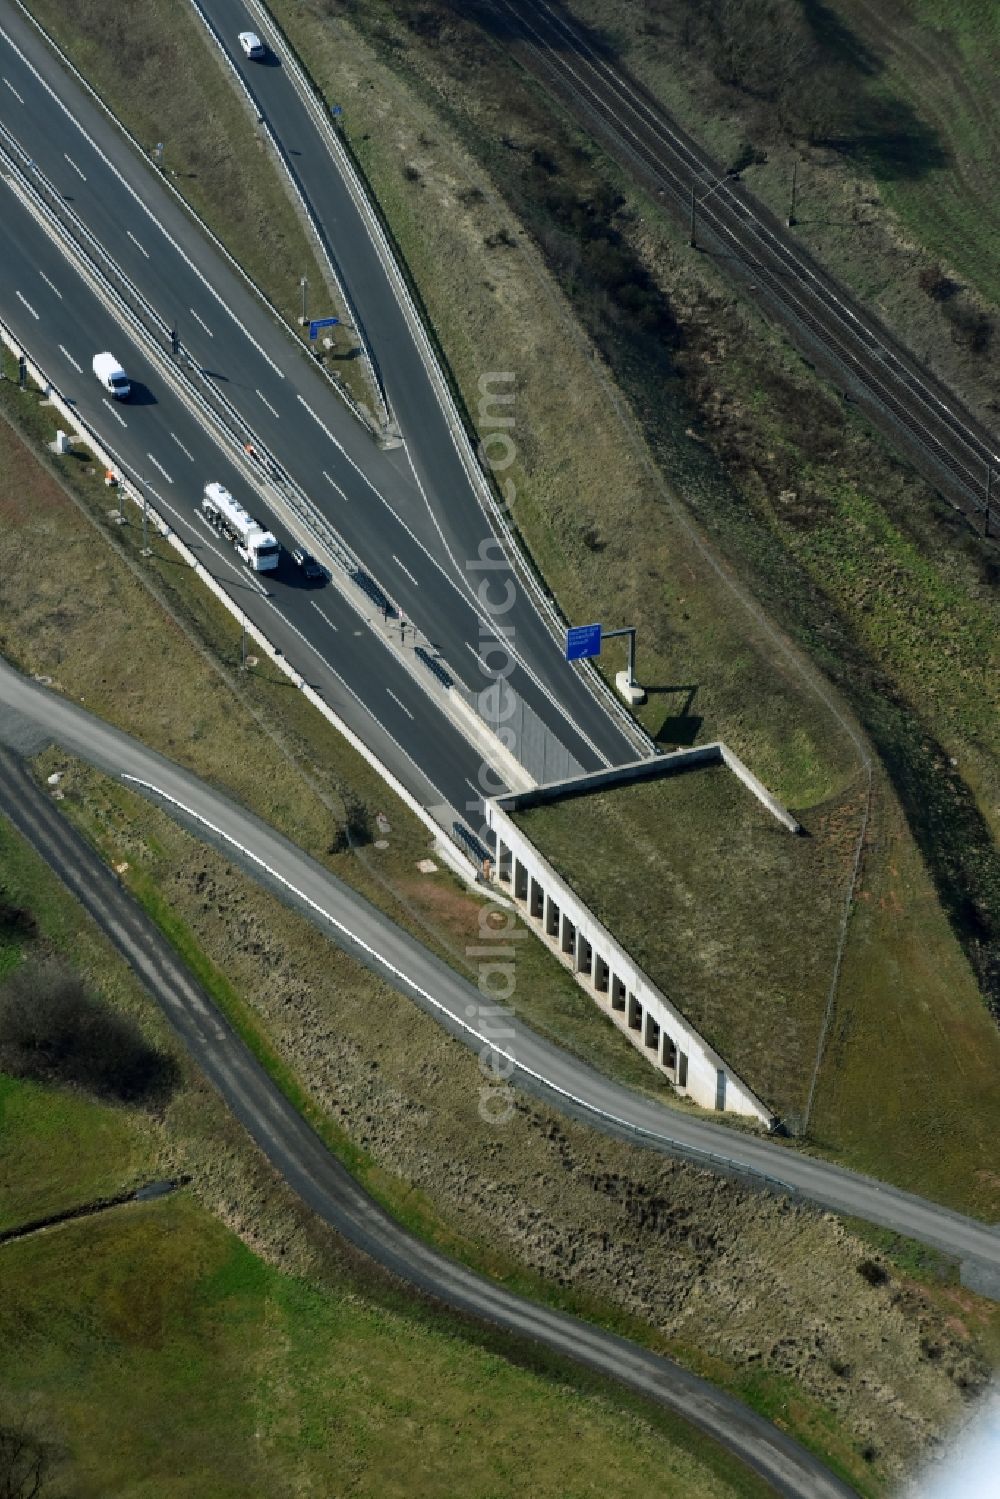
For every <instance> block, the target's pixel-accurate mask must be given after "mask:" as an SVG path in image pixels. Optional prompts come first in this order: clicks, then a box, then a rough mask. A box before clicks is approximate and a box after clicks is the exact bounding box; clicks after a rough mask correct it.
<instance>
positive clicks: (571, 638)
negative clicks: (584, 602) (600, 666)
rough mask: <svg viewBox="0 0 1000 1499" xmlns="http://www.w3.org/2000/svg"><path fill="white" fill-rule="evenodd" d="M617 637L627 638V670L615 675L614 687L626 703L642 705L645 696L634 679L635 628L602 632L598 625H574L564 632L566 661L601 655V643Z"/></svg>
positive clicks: (629, 627) (630, 626) (582, 659)
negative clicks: (623, 636) (624, 636)
mask: <svg viewBox="0 0 1000 1499" xmlns="http://www.w3.org/2000/svg"><path fill="white" fill-rule="evenodd" d="M617 635H627V636H628V669H627V670H626V671H619V672H616V673H615V686H616V687H617V688H618V691H619V692H620V693H621V695H622V697H623V698H624V699H625V701H626V702H627V703H631V704H633V705H635V704H636V703H644V702H645V701H646V694H645V692H644V691H643V689H642V688H641V687H640V686H639V684H638V682H637V681H636V679H635V626H634V625H627V626H626V627H625V628H624V629H621V630H604V629H602V628H601V626H600V625H574V626H572V628H570V629H568V630H567V631H566V660H567V661H585V660H587V658H588V657H591V656H599V655H600V654H601V642H602V641H604V640H612V639H613V638H614V637H615V636H617Z"/></svg>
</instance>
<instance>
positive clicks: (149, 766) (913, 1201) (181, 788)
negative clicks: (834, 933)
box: [0, 659, 1000, 1299]
mask: <svg viewBox="0 0 1000 1499" xmlns="http://www.w3.org/2000/svg"><path fill="white" fill-rule="evenodd" d="M40 736H41V739H42V740H48V739H51V740H54V741H55V742H56V743H58V744H60V745H61V746H62V747H63V748H64V749H66V750H67V751H68V752H70V753H71V754H74V755H79V756H80V757H81V758H82V759H84V760H86V761H88V762H89V763H90V764H92V765H95V766H96V767H97V768H98V769H99V770H102V771H105V772H106V773H108V774H109V775H112V776H115V777H116V778H120V779H122V780H124V782H125V784H127V785H129V786H130V787H131V788H132V789H133V790H136V791H138V792H139V793H140V794H142V795H144V796H148V797H149V798H150V799H151V800H152V801H154V802H156V803H157V804H158V805H160V806H162V807H164V808H165V809H166V810H167V811H168V812H171V813H172V814H173V815H175V816H177V817H178V819H179V820H180V821H181V822H183V824H184V825H185V826H186V827H188V828H189V829H191V830H192V831H193V832H195V833H196V834H197V835H198V836H200V837H202V838H205V839H206V840H207V841H209V842H211V843H213V844H214V845H215V846H217V847H219V848H220V849H221V850H222V851H223V852H224V853H225V854H227V856H228V857H230V858H233V859H235V861H236V862H237V863H240V864H241V865H242V866H243V867H244V868H245V869H246V870H247V871H248V872H249V873H250V874H251V875H252V876H253V877H254V878H255V879H258V880H259V881H261V883H263V884H265V885H266V886H267V887H268V888H269V889H271V890H273V891H274V892H275V893H276V894H278V895H279V896H280V897H281V899H283V900H285V901H287V902H288V903H289V904H291V905H293V906H294V907H295V908H296V909H297V910H300V911H302V912H304V914H305V915H306V916H308V917H309V919H310V920H312V921H313V922H314V923H315V924H316V925H317V926H318V927H319V929H320V930H321V931H323V932H325V933H326V935H327V936H328V937H329V938H330V939H331V940H332V941H334V942H336V943H337V944H338V946H340V947H342V948H343V949H344V950H345V951H346V952H349V953H351V954H353V955H354V956H355V957H357V958H358V959H359V960H360V961H361V962H363V963H365V964H367V965H368V966H369V967H371V968H373V969H374V970H375V971H376V972H378V973H380V974H381V975H382V976H383V977H384V978H385V979H386V980H387V982H389V983H390V984H392V985H393V987H394V988H396V989H397V990H398V991H399V992H400V993H402V994H405V995H406V996H407V997H408V998H410V999H412V1000H414V1001H415V1002H416V1003H417V1004H419V1005H420V1006H421V1007H422V1008H424V1009H425V1010H427V1011H428V1012H429V1013H430V1014H431V1015H433V1016H434V1018H435V1019H436V1020H437V1021H438V1022H439V1023H440V1024H441V1025H443V1026H444V1027H445V1029H446V1030H448V1031H449V1032H450V1033H451V1034H452V1035H454V1036H457V1037H458V1038H459V1039H460V1040H462V1041H464V1042H465V1043H466V1044H467V1045H469V1046H470V1047H472V1048H473V1049H474V1050H475V1051H477V1052H480V1051H481V1050H482V1049H483V1047H484V1045H490V1046H491V1047H492V1049H495V1050H496V1051H498V1052H499V1053H500V1054H501V1055H503V1056H505V1057H507V1058H508V1059H509V1061H510V1063H511V1064H512V1079H513V1081H514V1082H515V1083H516V1084H517V1085H518V1086H521V1087H524V1088H526V1089H528V1090H530V1091H532V1092H534V1093H536V1094H538V1095H539V1096H542V1097H544V1098H546V1099H547V1100H548V1101H549V1102H550V1103H553V1104H554V1105H555V1106H556V1107H558V1108H560V1109H563V1110H564V1111H565V1112H567V1113H570V1114H572V1115H573V1116H574V1117H577V1118H580V1119H583V1120H585V1121H586V1122H587V1123H589V1124H592V1125H594V1126H595V1127H597V1128H599V1129H603V1130H605V1131H607V1132H610V1133H614V1134H617V1135H621V1136H624V1137H625V1138H628V1139H631V1140H636V1141H638V1142H639V1143H641V1144H645V1145H649V1146H651V1147H653V1148H654V1149H660V1150H664V1151H666V1152H669V1153H679V1154H685V1155H688V1156H690V1157H692V1158H693V1159H695V1160H697V1161H699V1162H703V1163H704V1164H706V1165H708V1166H710V1167H711V1168H713V1169H718V1170H720V1171H723V1172H726V1173H730V1174H732V1173H734V1172H735V1173H737V1174H743V1175H748V1176H750V1177H752V1178H765V1179H767V1181H768V1182H770V1183H773V1184H775V1185H776V1186H778V1187H779V1188H780V1189H783V1190H786V1191H788V1192H789V1193H793V1194H798V1195H800V1196H801V1197H803V1198H806V1199H808V1200H809V1201H812V1202H815V1203H818V1204H819V1205H820V1206H822V1207H824V1208H828V1209H830V1210H831V1211H833V1212H837V1213H845V1214H848V1215H851V1216H853V1217H857V1218H865V1219H867V1220H868V1221H869V1222H872V1223H877V1224H880V1225H881V1226H882V1227H885V1228H891V1229H893V1230H894V1231H895V1232H897V1233H901V1234H906V1235H907V1236H908V1237H910V1238H913V1239H918V1240H920V1241H921V1242H922V1243H924V1244H928V1245H931V1246H932V1247H933V1248H935V1249H939V1250H942V1251H944V1252H945V1253H948V1254H953V1255H955V1256H957V1257H958V1258H959V1259H960V1260H961V1261H962V1262H963V1273H967V1272H968V1274H969V1276H970V1283H971V1281H973V1280H974V1282H975V1283H976V1284H977V1285H979V1286H981V1287H982V1288H984V1289H986V1288H988V1287H989V1286H990V1285H992V1286H993V1288H994V1294H995V1295H996V1296H997V1298H998V1299H1000V1233H997V1231H996V1230H995V1229H993V1228H991V1227H989V1226H988V1225H987V1224H984V1223H977V1222H976V1221H975V1220H974V1219H972V1218H967V1217H963V1216H962V1214H960V1213H954V1212H951V1211H950V1210H949V1209H947V1208H943V1207H940V1206H938V1205H937V1204H936V1203H932V1202H928V1201H927V1200H926V1199H924V1198H921V1197H917V1196H914V1195H913V1194H912V1193H908V1192H902V1191H900V1190H899V1189H898V1188H896V1187H891V1186H887V1185H885V1184H884V1183H882V1182H878V1181H874V1180H873V1179H872V1178H870V1177H866V1176H861V1175H860V1174H859V1173H858V1172H854V1171H848V1170H846V1169H844V1168H843V1167H840V1166H836V1165H833V1164H831V1163H830V1162H828V1161H822V1160H816V1159H814V1158H813V1157H810V1156H806V1155H802V1154H800V1153H798V1152H797V1151H794V1150H791V1149H787V1148H783V1147H782V1146H780V1145H778V1144H776V1143H774V1142H773V1141H770V1140H766V1139H760V1138H758V1137H756V1136H754V1135H747V1134H743V1133H742V1132H738V1131H736V1130H730V1129H727V1128H726V1127H725V1126H724V1125H721V1124H715V1123H710V1122H709V1121H707V1120H705V1119H703V1118H700V1117H692V1116H691V1115H689V1114H687V1113H682V1112H680V1111H674V1110H672V1109H669V1108H667V1107H666V1106H663V1105H660V1104H657V1103H655V1102H654V1101H652V1100H651V1099H647V1098H642V1097H640V1096H639V1095H638V1094H635V1093H633V1092H631V1091H630V1090H629V1089H628V1088H626V1087H623V1086H622V1085H621V1084H619V1083H615V1082H612V1081H611V1080H610V1079H608V1078H606V1077H602V1076H601V1074H600V1073H598V1072H595V1071H594V1070H593V1069H592V1068H590V1067H587V1066H586V1064H585V1063H583V1062H580V1061H578V1060H577V1059H576V1058H575V1057H571V1056H569V1055H567V1054H566V1053H565V1052H562V1051H560V1050H559V1048H558V1047H556V1046H554V1045H552V1044H551V1043H549V1042H547V1041H544V1040H542V1038H541V1037H539V1036H537V1035H536V1034H535V1033H534V1032H533V1031H532V1030H530V1029H529V1028H528V1027H527V1026H526V1025H524V1024H523V1022H522V1021H521V1020H520V1019H519V1017H518V1016H517V1015H516V1014H513V1013H512V1014H510V1015H509V1016H506V1015H505V1016H504V1030H505V1039H504V1042H503V1045H502V1046H499V1045H498V1046H495V1047H493V1043H492V1041H491V1038H490V1036H489V1035H488V1034H487V1033H485V1032H484V1031H482V1030H479V1029H477V1028H476V1027H477V1021H476V1019H475V1017H476V1016H478V1015H479V1013H480V1008H481V996H480V995H479V991H478V990H477V989H476V988H475V987H474V986H473V985H472V984H470V983H469V982H467V980H465V979H463V978H461V977H460V975H459V974H457V973H456V972H455V971H454V970H453V969H451V968H448V967H447V966H446V965H445V964H444V963H442V962H441V961H440V960H439V959H437V958H435V957H434V956H433V955H432V954H431V953H429V952H428V951H427V950H426V948H424V947H422V946H421V945H420V943H419V942H417V941H416V939H415V938H413V937H410V936H409V935H408V933H406V932H404V931H402V930H401V929H400V928H399V927H397V926H395V925H394V923H393V922H391V921H390V920H389V919H388V917H386V916H384V915H383V914H382V913H381V912H380V911H377V910H376V909H375V908H374V907H373V906H370V905H369V904H368V903H367V902H366V901H365V900H363V899H362V898H361V897H360V896H359V895H357V894H356V893H355V892H354V891H353V890H351V889H349V888H348V887H347V886H346V885H344V884H343V883H342V882H341V881H340V880H338V879H337V878H336V877H335V876H334V875H332V874H330V873H329V871H328V870H326V869H324V868H323V867H322V866H321V865H320V864H318V863H316V862H315V860H313V859H310V858H309V857H308V856H307V855H306V854H304V853H302V851H301V850H300V849H298V848H296V847H295V846H294V844H292V843H290V842H289V841H288V840H287V839H286V838H284V837H282V836H281V834H279V833H276V832H275V831H274V830H273V829H272V828H269V827H268V826H267V825H266V824H265V823H263V822H261V821H260V820H259V819H258V818H256V817H255V816H253V814H252V813H249V812H246V811H245V810H243V808H241V807H238V806H237V805H236V804H235V803H233V802H231V801H230V800H229V799H228V798H227V797H225V796H223V795H222V794H221V793H220V792H218V791H216V790H214V788H212V787H210V786H208V785H207V784H206V783H205V782H203V781H199V780H198V779H197V777H195V776H193V775H191V774H190V773H189V772H188V771H185V770H183V769H182V768H181V767H180V766H178V765H176V764H174V763H173V762H172V761H169V760H167V759H165V758H164V757H163V756H162V755H158V754H156V753H155V752H154V751H152V750H149V749H147V748H146V747H145V746H144V745H142V744H139V743H138V742H137V741H136V740H134V739H131V738H130V737H129V736H128V735H127V734H123V733H121V732H120V731H119V730H117V729H114V728H112V727H110V725H108V724H106V723H103V722H102V721H101V720H100V719H98V718H95V717H93V715H91V714H89V713H87V712H86V711H85V710H84V709H82V708H79V707H77V706H76V705H75V704H74V703H71V702H69V701H67V700H66V699H65V698H62V697H59V696H58V695H56V694H55V693H53V692H50V691H48V690H47V689H45V688H43V687H39V686H37V685H36V684H34V683H32V682H29V681H27V680H26V679H25V678H24V677H22V676H21V675H20V674H19V673H18V672H16V671H14V670H13V669H12V668H11V667H10V666H9V665H8V664H7V663H6V662H4V661H2V659H0V739H4V740H5V741H6V742H7V743H10V744H13V745H15V746H18V745H26V744H30V743H31V742H32V740H34V742H35V743H36V744H37V743H38V742H39V740H40ZM470 1015H471V1016H472V1017H473V1019H472V1020H470V1018H469V1017H470Z"/></svg>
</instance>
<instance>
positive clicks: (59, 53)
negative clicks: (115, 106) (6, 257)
mask: <svg viewBox="0 0 1000 1499" xmlns="http://www.w3.org/2000/svg"><path fill="white" fill-rule="evenodd" d="M14 4H15V5H16V6H17V8H18V10H19V11H20V12H21V14H22V16H23V17H24V19H25V20H26V21H27V22H28V23H29V25H30V26H32V27H33V29H34V30H35V31H36V32H37V33H38V35H39V36H40V37H41V38H42V39H43V40H44V42H45V44H46V46H47V47H49V48H50V49H51V51H52V53H53V54H54V55H55V56H56V57H58V58H59V61H60V62H61V63H62V65H63V67H64V68H65V69H66V71H67V72H68V73H71V74H72V76H73V78H74V80H75V81H76V82H77V83H78V84H79V85H80V87H81V88H82V89H83V90H84V92H85V93H86V94H88V95H89V97H90V98H91V100H92V101H93V102H94V104H96V105H97V107H98V109H100V111H101V112H102V114H104V115H105V116H106V117H107V118H108V119H109V120H110V121H111V122H112V124H113V125H114V126H115V128H116V129H117V130H120V131H121V133H122V135H123V136H124V137H125V139H126V140H127V141H128V142H129V144H130V145H131V146H132V148H133V150H135V151H136V153H137V154H138V155H139V156H141V157H142V158H143V159H144V160H149V152H148V150H147V148H146V147H145V146H143V144H142V142H141V141H139V140H137V139H136V137H135V136H134V135H133V134H132V132H131V130H129V129H128V127H127V126H126V125H124V124H123V123H122V121H121V120H120V119H119V118H118V116H117V115H116V114H115V113H114V112H113V111H112V110H111V109H109V108H108V106H107V104H106V103H105V102H104V100H103V99H102V98H101V96H100V94H99V93H98V92H97V90H96V89H95V88H94V87H93V86H92V85H91V84H90V83H89V82H88V81H87V79H86V78H85V77H84V75H83V74H82V73H81V72H80V69H79V68H78V67H77V66H76V64H75V63H74V62H73V61H72V59H71V58H69V57H67V55H66V53H65V52H64V51H63V50H62V48H61V47H60V46H59V44H58V42H57V41H56V39H55V37H53V36H52V34H51V32H49V31H46V29H45V27H44V26H43V25H42V24H41V22H40V21H39V20H38V19H37V18H36V17H35V16H33V15H32V13H31V11H30V10H29V9H28V7H27V6H26V5H25V3H24V0H14ZM160 176H161V179H162V182H163V185H164V187H165V188H166V189H167V191H168V192H169V193H170V194H171V195H172V196H173V198H174V200H175V201H176V202H177V204H178V205H179V206H180V208H181V209H182V210H183V211H184V213H186V214H187V216H188V218H189V219H191V220H192V222H193V223H195V224H197V225H198V228H199V229H200V231H201V232H202V234H204V236H205V238H206V239H208V240H210V241H211V243H212V244H213V245H214V247H215V249H216V250H218V252H219V254H220V255H222V256H223V258H224V259H225V260H226V262H227V263H228V265H229V267H230V269H231V270H233V271H235V272H236V274H237V275H238V276H239V278H240V280H241V281H242V282H243V283H244V285H245V286H247V287H248V289H249V290H250V291H251V292H252V293H253V295H254V296H255V297H256V298H257V300H258V302H260V303H261V305H262V306H263V307H265V308H266V309H267V311H268V312H269V313H270V314H271V316H272V317H273V318H274V320H275V322H276V323H278V324H279V325H280V326H281V327H282V328H284V329H285V331H286V332H287V333H289V334H290V335H291V336H292V341H293V343H294V345H295V347H296V348H299V349H301V344H300V343H299V340H298V338H297V337H296V336H295V330H294V329H293V328H292V327H291V325H290V324H289V323H288V322H287V321H286V319H285V318H284V317H283V316H282V314H281V313H280V312H279V310H278V308H277V307H276V306H275V305H274V303H273V302H272V301H271V299H270V297H269V296H268V295H267V293H266V292H264V291H263V290H262V289H261V288H260V287H259V286H258V285H257V283H256V281H254V280H252V278H251V277H250V276H248V275H247V273H246V271H245V270H244V269H243V267H242V266H241V265H240V263H239V261H238V260H237V259H236V257H235V256H234V255H232V254H231V253H230V251H229V250H227V249H226V246H225V245H224V244H223V243H222V240H221V239H219V237H218V235H217V234H215V233H214V231H213V230H212V229H210V228H209V226H208V224H206V223H205V220H204V219H203V218H202V217H201V215H200V214H199V213H198V212H197V210H196V209H194V208H193V207H192V206H191V204H190V203H189V202H188V200H187V199H186V198H185V197H184V194H183V193H182V192H180V190H179V189H178V188H177V186H176V185H175V184H174V183H173V182H172V181H171V180H170V176H169V173H167V172H166V171H165V170H164V169H163V168H161V169H160ZM345 305H350V304H345ZM316 368H317V369H318V370H319V371H320V373H321V374H322V376H323V378H324V379H325V380H326V382H327V384H328V385H329V386H330V389H331V390H333V391H335V392H336V394H337V395H338V396H339V398H340V399H341V400H342V401H343V402H344V404H345V405H346V406H347V407H348V409H349V410H350V411H352V413H353V414H354V415H355V416H357V417H358V418H359V419H360V420H361V421H362V423H363V424H364V425H365V426H366V427H367V428H368V430H369V431H371V423H370V422H369V421H366V420H365V418H364V413H363V412H360V411H359V410H358V408H357V405H356V403H355V402H354V400H353V398H352V397H351V395H350V393H349V391H347V390H346V389H345V387H344V386H343V385H342V384H341V382H340V381H339V380H335V379H334V378H333V376H332V375H331V373H330V371H329V370H327V369H326V368H325V366H323V365H322V364H317V365H316Z"/></svg>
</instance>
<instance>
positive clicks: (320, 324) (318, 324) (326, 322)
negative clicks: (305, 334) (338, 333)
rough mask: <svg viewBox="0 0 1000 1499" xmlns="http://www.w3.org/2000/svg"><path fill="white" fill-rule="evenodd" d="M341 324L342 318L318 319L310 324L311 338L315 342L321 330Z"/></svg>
mask: <svg viewBox="0 0 1000 1499" xmlns="http://www.w3.org/2000/svg"><path fill="white" fill-rule="evenodd" d="M339 322H340V318H339V317H318V318H314V319H313V321H312V322H311V323H310V324H309V337H310V338H311V339H313V340H315V338H316V335H317V333H318V332H319V330H320V329H321V328H332V327H333V325H334V323H339Z"/></svg>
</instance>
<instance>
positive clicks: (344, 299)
mask: <svg viewBox="0 0 1000 1499" xmlns="http://www.w3.org/2000/svg"><path fill="white" fill-rule="evenodd" d="M190 4H191V7H192V9H193V10H194V11H195V12H196V14H197V16H198V19H199V20H200V21H201V23H202V25H203V26H204V28H205V30H206V31H207V32H208V34H209V36H210V37H211V39H212V41H213V42H214V43H215V45H216V47H217V48H218V49H219V52H220V54H221V56H222V59H223V62H224V63H225V65H226V67H227V68H228V69H229V72H230V73H231V74H232V76H233V78H234V79H235V80H236V84H237V87H238V88H239V90H240V93H241V94H242V95H243V98H244V100H245V101H246V103H247V104H248V105H249V107H250V109H251V111H252V112H253V116H254V119H255V120H256V122H257V124H258V125H259V127H260V128H261V129H262V130H263V131H264V134H265V136H266V137H267V140H268V141H269V143H270V146H271V149H272V151H273V152H274V154H275V156H276V157H277V158H278V161H279V162H280V164H281V166H282V168H283V170H284V173H285V176H286V177H287V178H288V182H289V185H290V187H291V189H292V191H293V192H294V194H295V196H296V198H297V199H298V203H299V207H300V209H301V211H302V214H303V217H304V219H305V222H306V224H307V226H308V229H309V233H310V235H311V237H312V240H313V243H314V247H315V248H316V249H317V250H318V251H319V254H320V256H321V258H322V260H323V262H324V264H325V267H326V270H327V272H328V274H329V276H330V279H331V280H332V282H333V285H334V287H335V288H336V292H337V297H338V298H339V301H340V305H341V307H343V309H344V311H345V312H348V313H349V314H350V317H351V323H352V326H353V330H354V332H355V333H356V334H357V337H358V341H359V343H360V345H361V351H362V355H363V357H364V360H365V363H366V365H367V367H368V374H369V380H370V383H371V387H372V394H373V396H374V398H375V400H376V403H377V404H379V405H380V407H381V411H380V417H381V422H382V427H383V430H384V431H385V432H386V433H388V432H389V430H390V428H391V425H392V413H391V412H390V410H389V402H388V398H387V396H386V393H385V386H384V385H383V383H382V378H381V375H380V374H379V371H378V365H377V363H376V361H375V357H374V355H373V353H372V351H371V349H370V348H369V347H368V341H367V339H366V338H365V336H364V334H363V332H362V327H363V324H362V322H361V319H360V318H359V316H358V311H357V308H356V307H355V306H354V303H353V302H352V301H351V299H350V297H349V296H348V294H347V289H346V287H345V286H344V283H343V281H342V280H341V277H340V272H339V271H338V269H337V266H336V263H335V261H334V259H333V256H332V254H331V253H330V247H329V245H328V243H327V241H326V237H325V236H324V234H323V229H322V225H321V224H320V222H319V220H318V219H317V217H316V215H315V213H314V212H313V208H312V205H311V203H310V202H309V200H308V198H307V197H306V195H305V193H304V192H303V190H302V186H301V184H300V182H299V180H298V175H297V174H296V171H295V168H294V167H293V166H292V163H291V161H290V160H289V158H288V152H287V151H286V150H285V148H284V146H283V145H282V144H281V142H280V140H279V139H278V137H277V136H276V135H275V133H274V131H273V130H272V129H271V125H270V121H269V120H268V118H267V116H266V115H265V114H264V113H263V111H262V109H261V107H260V104H259V102H258V101H257V99H256V97H255V96H254V93H253V90H252V89H251V88H250V86H249V84H248V83H247V81H246V79H245V78H244V77H243V75H242V73H241V72H240V71H239V69H238V68H237V67H236V65H235V63H234V62H233V60H232V58H231V57H230V55H229V51H228V49H227V47H226V45H225V43H224V42H223V40H222V38H221V36H220V35H219V33H218V31H216V29H215V27H214V26H213V24H212V22H211V20H210V19H209V17H208V16H207V15H206V14H205V11H204V10H203V8H202V6H201V5H200V4H199V0H190ZM333 383H334V385H335V386H336V389H337V390H338V392H339V394H340V395H341V396H342V397H343V399H344V400H345V401H346V402H347V404H348V405H349V406H350V407H351V409H352V411H353V412H354V414H355V416H356V417H357V418H358V420H359V421H360V422H362V423H363V424H364V425H365V426H367V427H370V425H371V423H370V421H368V420H366V418H365V414H364V411H363V410H362V409H361V407H360V406H359V405H358V403H357V401H355V399H354V397H353V396H352V395H351V393H350V391H348V390H347V389H346V387H344V386H342V385H341V384H340V383H339V382H338V381H334V382H333Z"/></svg>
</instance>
